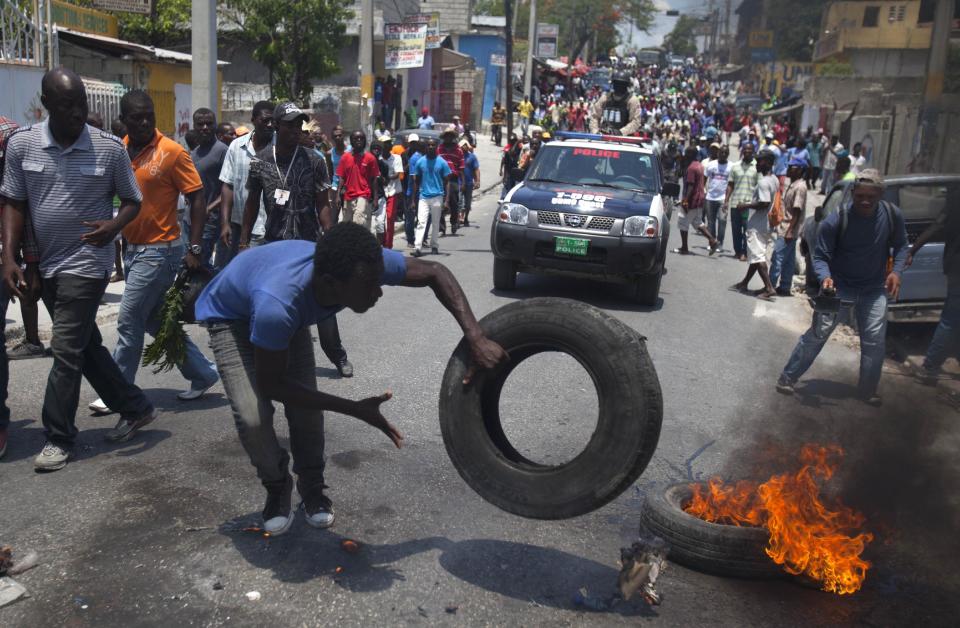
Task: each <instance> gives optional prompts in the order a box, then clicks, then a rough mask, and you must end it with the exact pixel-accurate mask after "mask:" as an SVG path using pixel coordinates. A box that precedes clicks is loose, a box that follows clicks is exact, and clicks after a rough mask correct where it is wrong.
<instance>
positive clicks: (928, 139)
mask: <svg viewBox="0 0 960 628" xmlns="http://www.w3.org/2000/svg"><path fill="white" fill-rule="evenodd" d="M953 8H954V0H937V6H936V8H935V9H934V15H933V32H932V33H931V35H930V56H929V57H928V58H927V85H926V88H925V89H924V92H923V110H922V113H921V114H920V154H919V159H918V166H919V167H920V169H921V170H922V171H927V172H933V171H936V170H939V169H940V164H938V163H936V162H937V153H938V148H939V144H940V142H939V141H938V140H941V139H942V138H941V137H939V135H940V134H939V133H937V122H938V120H939V117H940V108H941V106H942V102H941V101H942V100H943V80H944V74H945V72H946V68H947V49H948V47H949V46H950V28H951V26H952V24H953Z"/></svg>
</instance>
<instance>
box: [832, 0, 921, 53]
mask: <svg viewBox="0 0 960 628" xmlns="http://www.w3.org/2000/svg"><path fill="white" fill-rule="evenodd" d="M867 7H878V8H879V9H880V13H879V16H878V18H877V25H876V26H872V27H864V26H863V15H864V12H865V11H866V8H867ZM901 7H902V8H903V20H902V21H900V20H894V21H890V19H889V18H890V11H891V8H892V9H893V10H894V11H895V12H896V13H899V9H900V8H901ZM919 15H920V0H898V1H889V0H888V1H882V2H834V3H833V4H831V5H830V7H829V8H828V10H827V14H826V16H825V18H824V21H823V26H824V28H825V30H828V31H829V32H830V34H831V35H832V34H834V33H837V32H838V31H839V33H840V38H841V40H842V44H841V49H843V48H887V49H924V48H929V47H930V37H931V28H930V25H929V24H928V25H925V26H922V27H920V26H917V18H918V17H919Z"/></svg>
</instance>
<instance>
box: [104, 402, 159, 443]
mask: <svg viewBox="0 0 960 628" xmlns="http://www.w3.org/2000/svg"><path fill="white" fill-rule="evenodd" d="M158 416H160V413H159V412H157V409H156V408H150V410H149V411H148V412H147V413H145V414H144V415H143V416H141V417H140V418H139V419H135V420H133V421H128V420H127V419H125V418H123V417H120V420H119V421H117V425H116V427H114V428H113V429H112V430H110V431H109V432H107V435H106V436H105V437H104V438H106V439H107V440H108V441H110V442H111V443H123V442H126V441H128V440H130V439H131V438H133V435H134V434H136V433H137V432H138V431H140V429H141V428H143V427H145V426H146V425H148V424H150V423H152V422H153V421H154V420H156V418H157V417H158Z"/></svg>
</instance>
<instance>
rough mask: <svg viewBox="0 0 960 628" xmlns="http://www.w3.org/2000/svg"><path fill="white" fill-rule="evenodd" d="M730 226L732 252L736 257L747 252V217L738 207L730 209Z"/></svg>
mask: <svg viewBox="0 0 960 628" xmlns="http://www.w3.org/2000/svg"><path fill="white" fill-rule="evenodd" d="M730 226H731V228H732V229H733V252H734V254H735V255H736V256H737V257H740V256H741V255H746V254H747V218H746V216H744V212H742V211H740V210H738V209H731V210H730Z"/></svg>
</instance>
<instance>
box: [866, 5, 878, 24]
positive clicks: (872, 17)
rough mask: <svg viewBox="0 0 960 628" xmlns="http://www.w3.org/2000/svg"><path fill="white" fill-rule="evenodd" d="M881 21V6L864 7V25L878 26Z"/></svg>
mask: <svg viewBox="0 0 960 628" xmlns="http://www.w3.org/2000/svg"><path fill="white" fill-rule="evenodd" d="M879 22H880V7H864V8H863V27H864V28H871V27H876V26H877V25H878V24H879Z"/></svg>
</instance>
